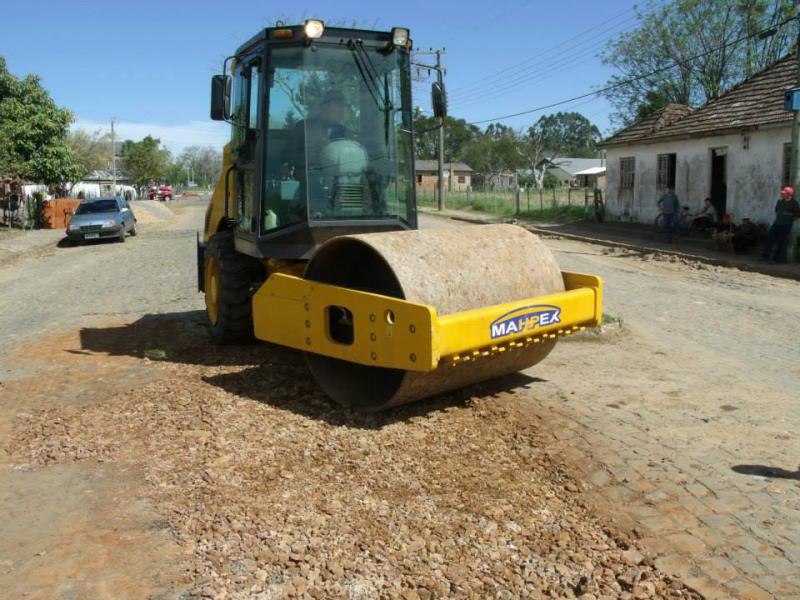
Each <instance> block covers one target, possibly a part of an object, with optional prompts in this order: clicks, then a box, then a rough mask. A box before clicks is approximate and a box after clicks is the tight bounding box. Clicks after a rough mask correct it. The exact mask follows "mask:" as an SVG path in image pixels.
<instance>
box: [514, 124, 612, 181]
mask: <svg viewBox="0 0 800 600" xmlns="http://www.w3.org/2000/svg"><path fill="white" fill-rule="evenodd" d="M599 139H600V130H599V129H598V128H597V127H596V126H595V125H592V123H591V122H590V121H589V119H587V118H586V117H584V116H583V115H582V114H580V113H577V112H569V113H561V112H560V113H556V114H553V115H543V116H542V117H540V118H539V120H538V121H536V123H535V124H534V125H532V126H531V127H529V128H528V131H527V132H526V133H525V135H523V136H522V138H521V142H520V146H519V151H520V153H521V155H522V156H523V158H524V159H525V166H526V167H527V168H528V169H529V170H530V171H531V172H532V173H533V178H534V181H535V183H536V186H537V187H542V185H543V184H544V177H545V174H546V172H547V167H548V166H549V164H550V162H551V161H552V160H553V159H554V158H555V157H556V156H559V155H561V156H571V157H585V158H588V157H592V156H596V149H595V144H596V143H597V142H598V140H599Z"/></svg>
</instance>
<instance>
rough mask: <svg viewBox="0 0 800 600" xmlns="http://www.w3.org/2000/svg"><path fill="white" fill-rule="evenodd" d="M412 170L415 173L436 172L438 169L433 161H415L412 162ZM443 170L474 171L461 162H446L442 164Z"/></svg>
mask: <svg viewBox="0 0 800 600" xmlns="http://www.w3.org/2000/svg"><path fill="white" fill-rule="evenodd" d="M414 168H415V169H416V170H417V171H437V170H438V169H439V163H438V162H437V161H435V160H420V159H417V160H415V161H414ZM444 168H445V169H446V170H448V171H469V172H472V171H474V169H473V168H472V167H470V166H469V165H467V164H464V163H463V162H446V163H444Z"/></svg>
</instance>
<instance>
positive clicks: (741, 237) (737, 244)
mask: <svg viewBox="0 0 800 600" xmlns="http://www.w3.org/2000/svg"><path fill="white" fill-rule="evenodd" d="M732 242H733V251H734V252H736V253H737V254H740V253H742V252H747V251H748V250H749V249H750V248H752V247H753V246H755V245H756V243H757V242H758V229H757V228H756V225H755V223H753V222H752V221H751V220H750V219H749V218H747V217H745V218H743V219H742V226H741V227H739V229H738V230H736V231H735V232H734V234H733V240H732Z"/></svg>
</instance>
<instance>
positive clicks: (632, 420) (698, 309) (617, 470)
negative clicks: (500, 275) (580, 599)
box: [439, 219, 800, 599]
mask: <svg viewBox="0 0 800 600" xmlns="http://www.w3.org/2000/svg"><path fill="white" fill-rule="evenodd" d="M439 220H440V221H443V222H445V223H446V222H447V221H446V220H444V219H439ZM450 225H451V226H463V225H460V224H459V225H455V224H454V223H453V222H450ZM440 226H442V225H440ZM546 241H547V244H548V246H550V248H551V249H552V250H554V252H555V254H556V258H557V259H558V262H559V264H560V266H561V268H562V269H564V270H573V271H581V272H586V273H594V274H598V275H600V276H601V277H603V280H604V285H605V298H604V304H605V306H604V308H605V311H606V313H607V315H608V316H609V317H610V323H609V324H608V325H606V326H605V332H604V333H603V334H602V337H605V341H606V343H605V349H604V351H603V352H601V353H598V352H597V347H596V346H595V345H594V344H583V343H581V341H580V338H573V339H569V340H566V341H565V342H562V343H560V344H559V345H558V346H557V347H556V349H555V351H554V352H553V354H552V355H551V356H550V357H548V359H547V360H546V361H545V362H544V363H542V365H540V366H538V367H535V368H534V369H532V370H531V371H530V373H529V374H530V375H532V376H536V377H539V378H542V380H541V381H539V382H538V383H537V384H535V385H533V386H531V389H530V391H529V393H528V394H527V398H528V399H529V400H530V408H531V410H532V411H534V412H536V413H540V414H547V415H548V417H550V416H552V415H558V416H560V417H561V419H560V426H559V427H554V429H553V432H552V435H553V447H552V449H551V451H552V452H554V453H558V454H561V455H563V456H567V457H569V458H570V460H569V461H568V462H570V463H571V464H573V465H575V467H576V469H578V470H579V471H582V472H583V474H584V478H585V481H586V482H587V484H589V490H590V491H589V494H590V496H591V497H592V498H593V499H594V501H595V503H596V504H597V505H598V507H601V508H603V510H606V511H609V512H610V513H611V514H613V515H614V516H615V518H617V519H619V520H620V521H623V522H625V523H626V524H628V525H630V526H633V527H634V528H635V529H636V530H637V531H638V532H639V534H640V535H641V537H642V538H643V539H642V542H643V545H644V547H645V548H647V549H648V550H649V551H650V552H652V553H653V554H654V555H656V556H658V559H657V561H656V564H657V565H659V566H660V568H662V569H663V570H664V571H666V572H667V573H672V574H675V575H679V576H681V578H682V579H683V580H684V581H685V582H686V583H687V584H689V585H691V586H692V587H694V588H695V589H697V590H698V591H700V592H702V593H703V594H705V595H706V597H708V598H747V599H750V598H753V599H758V598H780V599H784V598H800V466H798V465H800V435H799V434H798V432H800V412H798V410H797V406H798V404H797V402H798V400H797V399H798V397H800V346H799V345H798V343H797V340H798V339H800V318H799V317H800V284H798V283H797V282H794V281H789V280H782V279H777V278H772V277H769V276H766V275H761V274H757V273H747V272H742V271H739V270H738V269H731V268H725V267H715V266H709V265H704V264H699V263H692V262H689V261H684V260H681V259H676V258H674V257H672V258H670V257H663V260H662V259H659V260H654V259H653V256H652V255H643V254H640V253H636V252H629V251H619V250H617V251H615V250H613V249H609V248H605V247H601V246H595V245H590V244H586V243H581V242H576V241H568V240H556V239H549V240H546Z"/></svg>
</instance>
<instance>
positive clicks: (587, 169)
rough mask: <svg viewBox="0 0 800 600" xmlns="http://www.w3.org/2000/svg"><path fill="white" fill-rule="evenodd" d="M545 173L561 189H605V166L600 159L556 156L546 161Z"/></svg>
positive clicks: (603, 161)
mask: <svg viewBox="0 0 800 600" xmlns="http://www.w3.org/2000/svg"><path fill="white" fill-rule="evenodd" d="M548 162H549V163H550V165H551V166H550V167H548V169H547V173H548V174H549V175H552V176H553V177H555V178H556V179H557V180H558V185H559V186H561V187H583V188H587V187H588V188H596V187H599V188H601V189H604V188H605V185H606V165H605V160H603V159H601V158H570V157H568V156H557V157H555V158H553V159H552V160H550V161H548Z"/></svg>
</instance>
